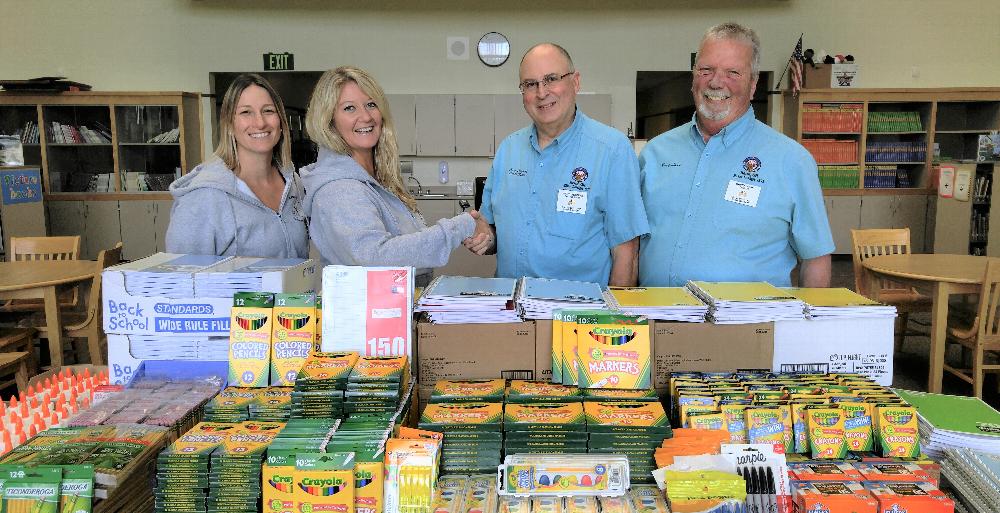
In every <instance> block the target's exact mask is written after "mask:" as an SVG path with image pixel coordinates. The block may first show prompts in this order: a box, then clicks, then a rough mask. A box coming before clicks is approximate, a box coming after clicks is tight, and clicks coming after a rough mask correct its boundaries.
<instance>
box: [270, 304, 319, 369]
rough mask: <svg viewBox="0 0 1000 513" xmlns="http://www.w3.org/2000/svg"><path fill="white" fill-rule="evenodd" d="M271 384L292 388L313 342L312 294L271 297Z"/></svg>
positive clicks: (314, 322) (313, 311) (313, 306)
mask: <svg viewBox="0 0 1000 513" xmlns="http://www.w3.org/2000/svg"><path fill="white" fill-rule="evenodd" d="M273 313H274V322H273V327H272V330H271V385H274V386H292V385H294V384H295V378H296V376H298V373H299V370H300V369H302V364H303V363H305V361H306V358H309V353H311V352H312V350H313V346H314V344H315V341H316V321H315V319H314V318H313V317H314V316H315V314H316V295H315V294H275V295H274V312H273Z"/></svg>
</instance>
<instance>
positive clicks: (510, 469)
mask: <svg viewBox="0 0 1000 513" xmlns="http://www.w3.org/2000/svg"><path fill="white" fill-rule="evenodd" d="M629 482H630V480H629V463H628V459H627V458H626V457H625V456H623V455H620V454H514V455H507V457H506V458H504V461H503V464H502V465H500V467H499V473H498V476H497V485H498V486H497V492H498V493H499V494H500V495H517V496H525V497H528V496H530V497H545V496H556V497H576V496H608V497H620V496H623V495H625V493H626V491H627V489H628V487H629Z"/></svg>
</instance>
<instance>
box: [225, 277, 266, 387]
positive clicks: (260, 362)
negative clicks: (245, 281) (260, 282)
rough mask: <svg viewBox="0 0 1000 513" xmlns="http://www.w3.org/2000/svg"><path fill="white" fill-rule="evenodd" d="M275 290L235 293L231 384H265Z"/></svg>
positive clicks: (230, 362)
mask: <svg viewBox="0 0 1000 513" xmlns="http://www.w3.org/2000/svg"><path fill="white" fill-rule="evenodd" d="M273 307H274V294H269V293H265V292H237V293H236V294H234V295H233V309H232V314H231V316H232V319H231V321H232V322H231V323H230V329H229V384H230V385H232V386H240V387H266V386H267V382H268V376H269V368H270V361H271V315H272V313H273V310H272V308H273Z"/></svg>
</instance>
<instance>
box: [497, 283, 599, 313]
mask: <svg viewBox="0 0 1000 513" xmlns="http://www.w3.org/2000/svg"><path fill="white" fill-rule="evenodd" d="M515 303H516V304H517V309H518V312H519V313H520V314H521V316H522V317H524V318H525V319H551V318H552V310H555V309H557V308H579V309H587V308H605V307H606V306H607V303H605V301H604V293H603V290H602V289H601V286H600V285H598V284H596V283H591V282H587V281H570V280H553V279H548V278H529V277H524V278H521V279H520V280H519V281H518V284H517V293H516V294H515Z"/></svg>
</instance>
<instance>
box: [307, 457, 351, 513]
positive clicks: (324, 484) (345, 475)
mask: <svg viewBox="0 0 1000 513" xmlns="http://www.w3.org/2000/svg"><path fill="white" fill-rule="evenodd" d="M292 477H293V480H294V482H295V490H294V495H295V507H296V510H295V511H296V512H300V511H301V512H306V511H336V512H338V513H354V453H353V452H347V453H344V452H328V453H298V454H296V455H295V471H294V473H293V474H292Z"/></svg>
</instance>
